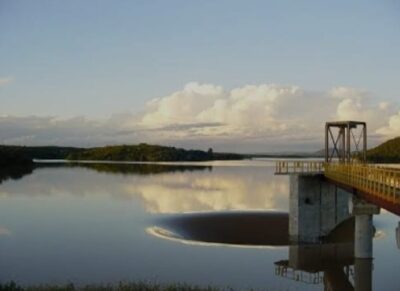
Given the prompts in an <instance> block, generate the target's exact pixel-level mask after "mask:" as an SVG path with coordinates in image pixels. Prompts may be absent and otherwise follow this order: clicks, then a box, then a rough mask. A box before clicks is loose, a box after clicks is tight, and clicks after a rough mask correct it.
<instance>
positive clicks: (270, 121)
mask: <svg viewBox="0 0 400 291" xmlns="http://www.w3.org/2000/svg"><path fill="white" fill-rule="evenodd" d="M398 119H399V117H398V116H397V115H396V105H395V104H390V103H388V102H385V100H379V102H374V98H372V97H371V96H370V94H369V93H368V92H366V91H364V90H359V89H356V88H349V87H343V86H341V87H340V86H339V87H335V88H332V89H330V90H327V91H325V92H322V91H320V92H318V91H312V90H307V89H303V88H300V87H298V86H294V85H278V84H260V85H245V86H243V87H238V88H234V89H232V90H226V89H224V88H223V87H222V86H218V85H214V84H200V83H196V82H192V83H188V84H187V85H185V86H184V87H183V88H182V89H181V90H178V91H176V92H173V93H171V94H169V95H166V96H163V97H160V98H157V99H154V100H151V101H150V102H148V103H147V105H146V106H145V108H144V109H143V111H142V112H141V113H140V114H130V113H124V114H113V115H112V116H110V117H109V118H108V119H105V120H89V119H87V118H85V117H76V118H70V119H60V118H56V117H36V116H31V117H15V116H3V117H1V116H0V142H2V143H9V144H11V143H17V144H56V145H77V146H93V145H105V144H117V143H138V142H149V143H161V144H174V145H177V146H184V147H196V148H208V147H210V146H212V147H214V149H216V150H225V151H258V152H260V151H264V152H267V151H273V150H293V149H297V150H309V149H312V150H317V149H320V148H322V147H323V137H322V136H323V127H324V123H325V122H326V121H332V120H361V121H366V122H367V123H368V129H369V136H370V137H371V136H381V137H382V138H385V137H386V136H387V135H391V134H397V133H399V129H398V123H399V121H398ZM372 144H373V142H372Z"/></svg>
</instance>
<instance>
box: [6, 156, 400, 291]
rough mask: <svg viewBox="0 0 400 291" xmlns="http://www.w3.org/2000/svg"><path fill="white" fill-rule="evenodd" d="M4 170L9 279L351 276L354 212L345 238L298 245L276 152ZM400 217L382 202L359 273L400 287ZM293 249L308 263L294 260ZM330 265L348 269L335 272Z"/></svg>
mask: <svg viewBox="0 0 400 291" xmlns="http://www.w3.org/2000/svg"><path fill="white" fill-rule="evenodd" d="M0 181H1V183H0V280H1V281H2V282H5V281H10V280H14V281H16V282H18V283H21V284H23V285H30V284H39V283H68V282H74V283H76V284H87V283H90V284H92V283H118V282H120V281H151V282H160V283H163V282H168V283H169V282H184V283H188V284H195V285H201V286H208V285H211V286H216V287H232V288H235V289H238V290H241V289H246V288H253V289H256V290H258V289H260V290H331V289H328V288H327V286H328V284H330V285H329V286H335V285H336V286H338V284H339V283H338V281H339V280H344V281H346V280H347V282H349V283H350V284H352V285H353V284H354V280H355V278H354V277H355V276H354V273H355V266H356V261H355V260H354V258H353V253H352V247H351V246H352V245H351V243H352V235H351V234H352V224H351V222H350V223H349V224H348V226H346V227H347V228H346V230H345V231H344V234H343V237H345V239H344V240H341V241H339V242H337V241H335V242H330V243H329V244H323V243H321V244H314V245H305V246H304V245H300V246H299V245H295V246H293V244H291V243H290V241H289V239H288V220H289V219H290V218H289V217H290V215H289V190H290V189H289V188H290V187H289V178H288V177H287V176H275V175H274V163H273V162H272V161H270V160H252V161H226V162H210V163H180V164H173V163H172V164H156V165H154V164H97V163H86V164H66V163H39V164H37V166H35V167H34V168H32V169H12V170H8V169H2V170H1V173H0ZM399 221H400V219H399V217H397V216H396V215H393V214H391V213H389V212H387V211H385V210H384V209H381V212H380V214H379V215H375V216H374V226H375V236H374V240H373V252H374V259H373V260H372V261H371V262H370V265H368V266H367V267H366V268H365V270H367V271H366V272H364V275H363V276H364V277H363V278H365V280H372V290H388V291H390V290H399V289H400V276H396V275H397V274H398V272H399V269H400V249H399V246H398V243H399V244H400V242H398V241H397V240H396V233H398V232H399V230H398V229H399ZM346 231H347V232H346ZM294 251H295V252H296V254H297V255H298V256H297V257H304V256H305V257H306V258H307V264H304V263H299V262H293V260H292V259H290V260H289V258H292V257H293V252H294ZM333 269H334V270H342V271H343V272H342V273H343V274H344V275H345V276H339V275H338V276H336V277H335V276H332V274H336V273H334V272H331V273H329V272H328V271H329V270H333ZM327 270H328V271H327ZM368 270H369V271H368ZM342 273H340V274H342ZM327 274H330V275H329V276H328V275H327ZM327 280H331V281H332V280H333V281H335V282H334V283H337V284H331V283H332V282H331V283H329V282H327ZM330 288H332V287H330Z"/></svg>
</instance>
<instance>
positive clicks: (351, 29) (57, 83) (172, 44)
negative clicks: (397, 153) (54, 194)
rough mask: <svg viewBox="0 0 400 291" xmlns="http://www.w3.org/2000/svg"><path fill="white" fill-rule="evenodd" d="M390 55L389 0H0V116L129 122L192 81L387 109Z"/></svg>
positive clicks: (397, 33) (391, 93)
mask: <svg viewBox="0 0 400 291" xmlns="http://www.w3.org/2000/svg"><path fill="white" fill-rule="evenodd" d="M399 52H400V2H399V1H389V0H388V1H330V2H326V1H233V0H230V1H222V0H217V1H187V0H186V1H184V0H181V1H173V0H170V1H147V0H146V1H144V0H143V1H100V0H97V1H90V0H86V1H74V0H72V1H53V0H49V1H41V0H38V1H19V0H12V1H11V0H10V1H7V0H0V81H1V80H3V82H0V115H4V116H5V115H7V116H13V117H19V118H23V117H27V116H35V117H38V118H39V117H40V118H44V117H48V116H53V117H57V118H64V119H66V118H74V117H76V116H81V117H84V118H86V119H90V120H98V119H106V118H110V116H112V115H114V114H121V113H124V114H132V115H133V116H135V114H139V115H140V114H143V111H145V112H147V110H148V109H147V107H146V103H147V102H149V101H150V100H152V99H154V98H163V97H165V96H169V95H171V94H173V93H174V92H179V91H181V90H184V89H183V88H185V86H186V85H187V84H188V83H190V82H197V83H199V84H214V85H215V86H221V87H223V88H224V90H226V91H227V92H229V91H230V90H232V89H235V88H241V87H243V86H246V85H249V84H255V85H259V84H280V85H282V86H298V87H300V88H302V90H306V91H307V92H314V93H315V92H319V94H321V96H322V95H326V92H329V90H331V89H332V88H335V87H346V88H355V89H357V90H360V91H363V92H368V94H367V95H368V96H369V101H368V102H369V103H368V105H367V107H368V106H372V105H373V104H378V103H380V102H389V103H390V104H391V107H396V106H398V100H399V96H400V94H399V93H400V82H399V81H398V80H399V77H400V56H399V54H400V53H399ZM2 83H3V85H1V84H2ZM228 94H229V93H228ZM363 94H364V93H363ZM310 105H311V106H312V104H310ZM362 106H366V105H364V104H362ZM377 106H378V105H377ZM335 110H336V109H333V111H335ZM396 112H397V107H396V110H394V112H391V114H396ZM389 117H390V116H388V118H389ZM132 120H139V122H137V123H139V124H142V123H141V122H140V117H138V116H136V117H134V118H133V119H132ZM177 120H178V118H177ZM3 122H4V121H3ZM132 122H133V121H132ZM132 122H131V123H132ZM204 122H207V120H204ZM224 122H225V120H224ZM388 122H389V120H388ZM388 122H387V123H388ZM166 125H169V123H168V122H166ZM382 126H383V127H384V126H385V125H384V124H383V125H382ZM387 126H389V125H386V127H387ZM0 128H1V123H0ZM7 128H9V126H8V127H7ZM134 128H135V130H136V129H137V126H136V127H134ZM0 138H1V137H0ZM3 141H4V142H7V139H6V138H3Z"/></svg>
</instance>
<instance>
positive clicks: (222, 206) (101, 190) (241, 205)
mask: <svg viewBox="0 0 400 291" xmlns="http://www.w3.org/2000/svg"><path fill="white" fill-rule="evenodd" d="M288 193H289V185H288V182H287V179H285V178H284V177H276V176H273V174H272V169H270V168H261V167H254V168H252V167H246V168H245V169H244V168H242V167H240V169H239V168H234V167H229V168H224V167H221V168H218V169H217V170H213V171H212V172H203V171H199V172H177V173H163V174H158V175H141V176H138V175H112V174H105V173H96V172H94V171H91V170H88V169H82V168H74V169H67V168H58V169H41V170H37V171H35V172H34V173H33V174H32V175H30V176H28V177H26V178H24V179H23V180H20V181H10V182H7V183H4V184H3V185H1V186H0V195H1V196H3V197H4V196H6V197H18V196H21V195H23V196H24V197H35V196H42V195H47V196H52V195H70V196H87V195H110V196H111V197H112V198H117V199H139V200H140V201H141V203H142V204H143V205H144V208H145V209H146V211H148V212H152V213H180V212H197V211H211V210H233V209H235V210H238V209H239V210H241V209H242V210H250V209H279V210H282V209H287V199H288Z"/></svg>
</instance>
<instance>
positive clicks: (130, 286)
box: [0, 282, 233, 291]
mask: <svg viewBox="0 0 400 291" xmlns="http://www.w3.org/2000/svg"><path fill="white" fill-rule="evenodd" d="M76 290H82V291H98V290H100V291H218V290H220V291H222V290H233V289H231V288H214V287H199V286H191V285H187V284H158V283H146V282H139V283H123V282H121V283H119V284H117V285H85V286H79V287H77V286H75V285H74V284H71V283H70V284H65V285H38V286H27V287H23V286H20V285H18V284H16V283H15V282H9V283H4V284H1V283H0V291H76Z"/></svg>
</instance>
